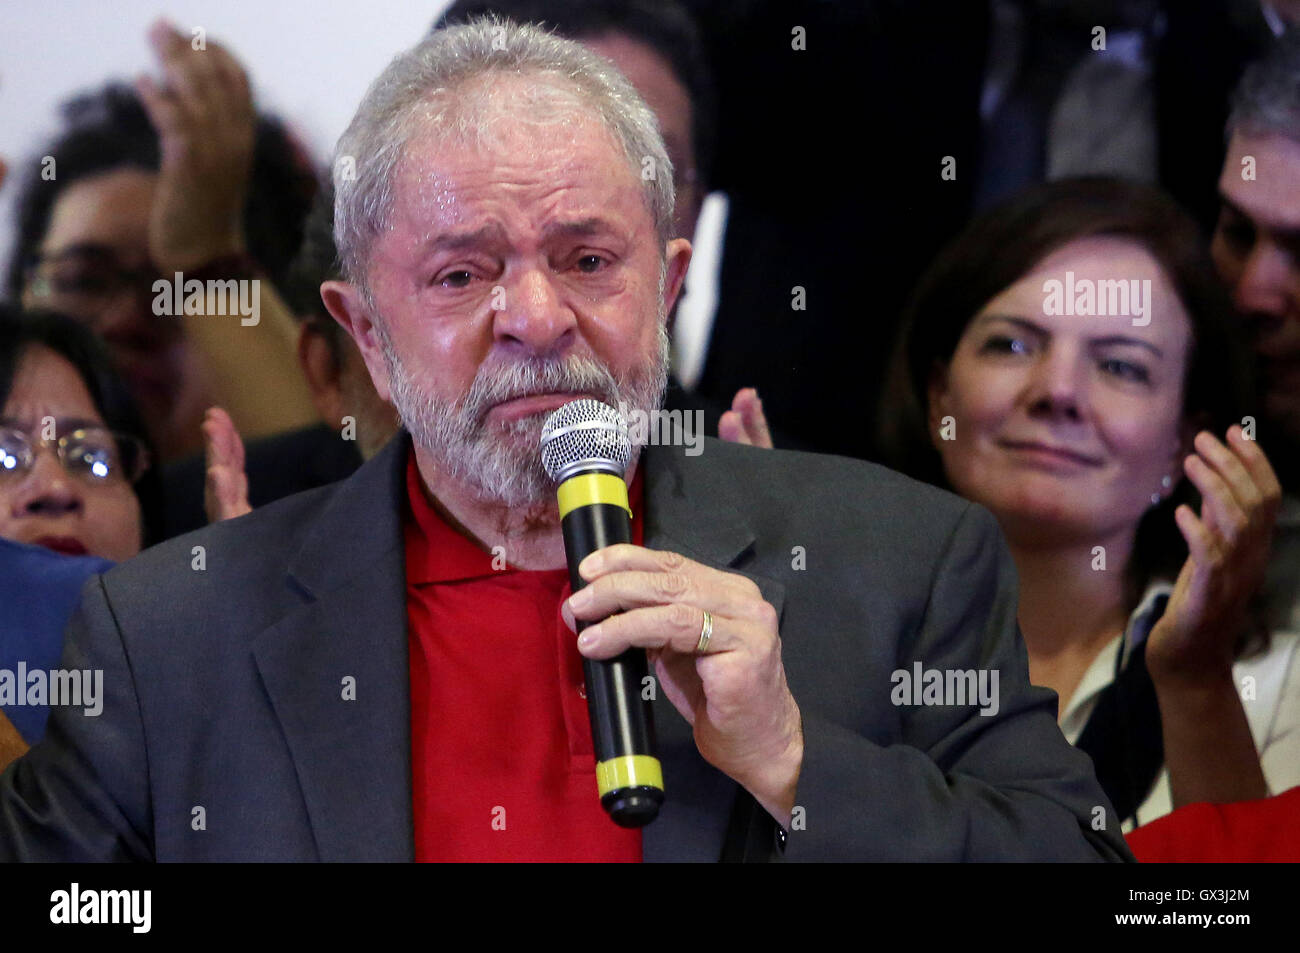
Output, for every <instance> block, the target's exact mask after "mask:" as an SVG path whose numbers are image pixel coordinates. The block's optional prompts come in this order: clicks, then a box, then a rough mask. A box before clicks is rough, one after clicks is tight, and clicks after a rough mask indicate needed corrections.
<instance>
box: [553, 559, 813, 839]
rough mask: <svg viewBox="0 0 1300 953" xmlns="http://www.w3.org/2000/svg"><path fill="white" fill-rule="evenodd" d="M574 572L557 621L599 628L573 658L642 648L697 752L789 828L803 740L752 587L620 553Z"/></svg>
mask: <svg viewBox="0 0 1300 953" xmlns="http://www.w3.org/2000/svg"><path fill="white" fill-rule="evenodd" d="M579 572H580V573H581V574H582V577H583V578H584V579H586V580H587V581H588V585H587V586H586V587H585V588H584V589H582V590H580V591H579V592H577V593H575V594H574V595H573V596H571V597H570V598H569V600H568V601H567V602H566V603H565V605H564V607H563V610H562V611H563V614H564V617H565V620H566V622H568V623H569V625H570V627H571V628H575V625H574V620H575V619H577V620H583V621H591V620H594V619H602V620H604V621H602V622H601V623H600V624H599V625H595V626H592V627H590V628H588V629H586V630H585V631H584V632H583V634H582V636H581V637H580V638H579V640H578V648H579V651H580V652H582V654H583V655H585V656H587V657H588V658H592V659H609V658H613V657H614V656H616V655H619V654H621V653H622V652H624V651H625V650H627V649H629V648H631V647H634V646H635V647H638V648H644V649H645V650H646V656H647V658H648V659H649V661H650V662H651V663H652V664H653V665H654V668H655V672H656V674H657V675H658V677H659V682H660V684H661V685H662V686H663V690H664V692H665V694H666V695H667V697H668V700H669V701H671V702H672V703H673V706H674V707H675V708H676V709H677V710H678V711H679V712H681V715H682V717H683V718H685V719H686V720H687V721H688V722H690V724H691V726H692V727H693V728H694V729H695V744H696V747H698V748H699V751H700V754H701V755H702V756H703V757H704V759H705V760H706V761H708V762H709V763H710V764H712V765H713V766H714V767H716V768H717V769H718V770H720V771H722V772H723V773H725V774H727V775H729V776H730V777H732V778H734V779H735V780H736V781H737V782H739V783H740V784H741V785H742V786H743V787H745V788H746V789H747V790H748V791H749V792H750V793H751V794H753V795H754V797H755V798H756V799H757V800H758V802H759V803H760V804H762V805H763V807H764V809H765V810H767V811H768V813H770V814H771V815H772V816H773V817H775V818H776V819H777V821H779V822H780V823H781V825H782V826H783V827H787V828H788V827H789V824H790V815H791V812H792V811H793V810H794V803H795V801H794V798H795V787H796V784H797V782H798V779H799V769H800V767H801V765H802V762H803V732H802V729H801V723H800V715H799V706H798V705H797V704H795V700H794V697H793V696H792V695H791V694H790V689H789V688H788V687H787V685H786V680H785V667H784V665H782V662H781V638H780V634H779V633H778V631H777V614H776V610H775V609H774V608H773V607H772V605H771V604H770V603H768V602H767V601H766V600H765V599H764V598H763V595H762V593H761V592H759V589H758V587H757V586H756V585H754V583H753V582H751V581H750V580H749V579H746V578H745V577H744V576H740V575H737V574H735V573H728V572H720V571H718V570H716V569H711V568H709V567H707V566H702V565H700V564H699V563H696V562H692V561H691V560H689V559H687V558H686V557H684V556H680V555H678V554H677V553H668V552H658V551H656V550H651V549H643V548H641V547H639V546H629V545H617V546H610V547H607V548H606V549H602V550H600V551H599V552H596V553H592V554H591V555H590V556H588V557H587V558H586V559H585V560H583V562H582V565H581V566H580V567H579ZM706 609H707V610H708V611H709V612H710V613H711V614H712V616H713V635H712V638H711V640H710V642H709V646H708V650H707V653H706V654H704V655H696V654H695V649H696V646H697V645H698V643H699V640H700V633H701V630H702V628H703V624H704V610H706ZM612 613H619V614H618V615H611V614H612ZM607 617H608V618H607Z"/></svg>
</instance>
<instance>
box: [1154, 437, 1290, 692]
mask: <svg viewBox="0 0 1300 953" xmlns="http://www.w3.org/2000/svg"><path fill="white" fill-rule="evenodd" d="M1227 439H1228V442H1227V445H1224V444H1223V443H1220V442H1219V441H1218V440H1216V439H1215V438H1214V436H1213V435H1211V434H1210V433H1209V432H1207V431H1202V432H1201V433H1199V434H1197V436H1196V440H1195V442H1194V446H1195V449H1196V453H1193V454H1191V455H1190V456H1188V457H1187V458H1186V459H1185V460H1184V461H1183V469H1184V472H1185V473H1186V474H1187V478H1188V479H1189V480H1191V481H1192V483H1193V484H1194V485H1195V486H1196V488H1197V489H1198V490H1199V491H1200V493H1201V497H1202V503H1201V515H1200V516H1199V517H1198V516H1197V515H1196V513H1194V512H1193V511H1192V508H1191V507H1190V506H1187V505H1183V506H1180V507H1178V509H1177V510H1176V511H1175V512H1174V519H1175V521H1176V522H1177V523H1178V529H1179V531H1180V532H1181V533H1182V534H1183V538H1184V539H1185V540H1186V541H1187V548H1188V552H1189V554H1188V557H1187V562H1186V563H1184V564H1183V567H1182V570H1181V571H1180V572H1179V574H1178V580H1177V581H1176V583H1175V584H1174V592H1173V595H1172V596H1170V599H1169V605H1168V606H1167V607H1166V609H1165V613H1164V615H1163V616H1162V617H1161V619H1160V621H1159V622H1157V623H1156V625H1155V627H1154V628H1153V629H1152V631H1151V635H1150V637H1149V639H1148V642H1147V667H1148V668H1149V669H1150V670H1151V674H1152V677H1153V678H1158V677H1168V678H1190V679H1196V678H1200V677H1203V676H1206V675H1213V674H1219V673H1222V672H1224V671H1228V670H1230V669H1231V668H1232V663H1233V660H1234V659H1233V652H1234V649H1235V646H1236V644H1237V640H1238V638H1239V637H1240V636H1241V635H1242V632H1243V626H1244V625H1245V622H1246V609H1247V606H1248V604H1249V602H1250V599H1251V597H1252V596H1253V595H1254V594H1255V592H1256V591H1257V590H1258V589H1259V587H1260V586H1261V585H1262V583H1263V581H1264V574H1265V570H1266V569H1267V567H1268V557H1269V547H1270V544H1271V542H1272V535H1273V524H1274V521H1275V520H1276V519H1277V512H1278V508H1279V507H1280V505H1281V501H1282V488H1281V486H1280V485H1279V483H1278V480H1277V476H1276V474H1274V472H1273V468H1272V466H1271V465H1270V464H1269V462H1268V458H1267V457H1266V456H1264V451H1263V450H1261V449H1260V448H1259V445H1258V444H1257V443H1256V442H1255V441H1253V440H1248V439H1246V438H1245V437H1244V436H1242V431H1241V428H1240V427H1238V426H1236V425H1233V426H1232V427H1230V428H1229V429H1228V434H1227Z"/></svg>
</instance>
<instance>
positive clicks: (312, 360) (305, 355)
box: [298, 318, 341, 426]
mask: <svg viewBox="0 0 1300 953" xmlns="http://www.w3.org/2000/svg"><path fill="white" fill-rule="evenodd" d="M316 320H317V319H315V318H309V319H308V320H306V321H303V322H301V323H300V324H299V325H298V366H299V367H301V368H302V376H303V377H304V378H306V380H307V389H308V390H309V391H311V402H312V403H313V404H315V405H316V413H318V414H320V418H321V420H323V421H325V422H326V423H328V424H329V425H330V426H334V425H336V424H337V422H338V421H337V418H338V417H339V416H341V411H340V405H341V391H340V383H339V372H340V370H341V368H340V367H339V365H338V362H337V361H336V360H335V359H334V351H333V350H332V349H331V348H330V342H329V339H328V338H327V336H326V334H327V333H328V331H329V330H331V329H329V328H327V329H326V330H325V332H324V333H323V332H322V331H321V330H320V329H319V328H317V327H315V322H316ZM325 320H329V319H325Z"/></svg>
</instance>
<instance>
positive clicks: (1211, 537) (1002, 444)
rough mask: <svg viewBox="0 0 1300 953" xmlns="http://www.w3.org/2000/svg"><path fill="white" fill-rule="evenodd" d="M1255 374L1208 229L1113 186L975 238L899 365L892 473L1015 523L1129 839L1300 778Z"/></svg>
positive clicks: (1030, 598)
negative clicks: (1135, 831) (1272, 621)
mask: <svg viewBox="0 0 1300 953" xmlns="http://www.w3.org/2000/svg"><path fill="white" fill-rule="evenodd" d="M1248 366H1249V365H1248V359H1247V352H1246V350H1245V349H1244V347H1243V345H1242V344H1241V342H1239V341H1238V339H1237V337H1236V335H1235V333H1234V326H1233V324H1232V322H1231V318H1230V311H1229V305H1228V302H1227V299H1226V297H1225V295H1224V291H1223V289H1222V288H1221V287H1220V286H1219V284H1218V282H1217V280H1216V278H1215V276H1214V270H1213V267H1212V265H1211V263H1210V261H1209V259H1208V258H1207V255H1206V252H1205V250H1204V248H1203V246H1202V243H1201V238H1200V235H1199V233H1198V231H1197V229H1196V226H1195V224H1194V223H1193V222H1192V221H1191V220H1190V219H1189V218H1187V216H1186V215H1185V214H1184V213H1183V212H1182V211H1181V210H1180V209H1178V207H1177V206H1176V205H1174V204H1173V203H1172V202H1171V201H1170V200H1168V199H1167V198H1165V197H1164V196H1163V195H1161V194H1160V193H1158V192H1155V191H1153V190H1151V189H1148V188H1146V187H1144V186H1139V185H1134V184H1127V183H1122V182H1119V181H1114V180H1105V179H1079V180H1071V181H1065V182H1057V183H1052V184H1049V185H1045V186H1040V187H1038V188H1035V189H1033V190H1030V191H1028V192H1026V193H1023V194H1022V195H1020V196H1018V197H1016V198H1015V199H1013V200H1012V201H1011V202H1009V203H1007V204H1005V205H1003V206H1001V207H999V208H997V209H994V210H992V211H991V212H989V213H987V214H986V215H984V216H983V217H981V218H980V219H978V220H977V221H976V222H974V223H973V224H972V225H971V226H970V227H969V228H968V229H967V230H966V232H965V233H963V235H962V236H960V237H959V238H958V239H957V240H956V242H954V243H953V245H951V246H950V247H949V248H948V249H947V250H946V251H945V252H944V253H943V254H942V255H941V256H940V257H939V259H938V260H937V261H936V262H935V264H934V266H933V267H932V268H931V270H930V272H929V273H928V274H927V276H926V277H925V278H924V279H923V281H922V283H921V285H920V286H919V288H918V290H917V293H916V295H915V296H914V298H913V301H912V303H911V305H910V307H909V310H908V313H907V315H906V317H905V321H904V325H903V328H902V332H901V336H900V340H899V345H898V349H897V352H896V354H895V360H894V364H893V367H892V370H891V377H890V381H889V386H888V388H887V391H886V395H885V400H884V401H883V403H882V417H881V434H882V440H883V442H884V446H885V447H886V448H888V452H889V454H890V459H889V462H890V463H891V464H892V465H893V466H895V467H896V468H898V469H901V470H903V471H904V472H907V473H910V474H912V475H913V476H917V477H919V478H921V479H925V480H928V481H929V482H932V483H936V484H938V485H941V486H945V487H948V488H950V489H952V490H954V491H955V492H957V493H959V494H961V495H962V496H965V497H967V498H968V499H971V500H974V501H976V502H978V503H980V504H982V505H984V506H986V507H987V508H988V509H989V510H991V511H992V512H993V514H994V515H995V516H996V517H997V518H998V521H999V524H1000V525H1001V527H1002V530H1003V532H1004V534H1005V536H1006V539H1007V542H1008V545H1009V547H1010V550H1011V553H1012V556H1013V558H1014V560H1015V563H1016V567H1017V570H1018V572H1019V576H1020V580H1021V591H1020V609H1019V620H1020V626H1021V629H1022V632H1023V634H1024V639H1025V644H1026V648H1027V650H1028V655H1029V667H1030V677H1031V680H1032V681H1033V682H1034V683H1035V684H1039V685H1045V686H1047V687H1049V688H1052V689H1054V690H1055V691H1056V692H1057V694H1058V696H1059V697H1060V700H1061V702H1060V705H1061V707H1060V711H1059V718H1060V723H1061V728H1062V731H1063V732H1064V733H1065V735H1066V737H1067V738H1068V739H1069V740H1070V741H1071V742H1072V743H1075V744H1077V745H1078V746H1079V747H1081V748H1083V749H1084V750H1086V751H1088V753H1089V754H1090V755H1092V757H1093V759H1094V761H1095V763H1096V765H1097V772H1098V777H1099V779H1100V780H1101V782H1102V786H1103V788H1104V789H1105V790H1106V792H1107V794H1108V796H1109V797H1110V798H1111V801H1112V803H1113V804H1114V805H1115V808H1116V810H1117V811H1118V812H1119V814H1120V818H1121V819H1122V820H1123V821H1124V822H1125V823H1126V824H1132V825H1136V824H1141V823H1143V822H1145V821H1148V820H1151V819H1154V818H1155V817H1158V816H1160V815H1162V814H1165V813H1167V812H1168V811H1169V810H1170V809H1171V807H1172V806H1177V805H1180V804H1185V803H1192V802H1196V801H1216V802H1223V801H1237V800H1246V799H1249V798H1258V797H1263V796H1265V795H1266V794H1267V793H1268V791H1269V789H1270V788H1272V789H1273V790H1283V789H1285V788H1287V787H1289V786H1291V785H1293V784H1296V783H1297V782H1300V757H1295V756H1294V753H1293V752H1292V753H1289V754H1288V753H1286V752H1285V749H1286V748H1287V746H1294V745H1295V744H1296V743H1297V742H1296V738H1297V737H1300V732H1296V731H1293V730H1290V729H1292V728H1294V727H1296V726H1294V725H1288V724H1283V723H1281V722H1282V721H1285V718H1283V719H1279V718H1277V717H1275V716H1276V715H1277V713H1278V712H1279V711H1280V710H1282V709H1283V707H1284V706H1283V704H1282V703H1283V697H1284V696H1290V695H1294V694H1295V693H1296V692H1297V691H1298V690H1300V687H1298V686H1297V685H1296V684H1295V682H1296V679H1297V677H1300V676H1298V673H1297V672H1295V671H1289V672H1288V669H1289V668H1294V666H1290V659H1291V657H1292V649H1293V647H1294V641H1295V634H1294V633H1283V632H1278V631H1274V632H1273V640H1272V641H1273V646H1272V649H1271V650H1270V651H1269V652H1267V653H1260V651H1259V646H1260V645H1261V639H1260V633H1261V631H1262V630H1263V629H1266V628H1267V626H1266V625H1265V624H1264V622H1265V620H1261V619H1260V618H1258V616H1257V613H1256V612H1255V611H1253V606H1252V601H1253V599H1254V597H1255V595H1256V593H1257V591H1258V589H1259V588H1260V585H1261V584H1262V582H1263V579H1264V571H1265V568H1266V566H1267V560H1268V548H1269V541H1270V536H1271V533H1272V527H1273V521H1274V518H1275V515H1276V512H1277V508H1278V504H1279V501H1280V493H1281V491H1280V487H1279V486H1278V483H1277V479H1276V477H1275V476H1274V474H1273V471H1272V468H1271V466H1270V465H1269V462H1268V460H1267V458H1266V457H1265V455H1264V453H1263V451H1262V450H1261V449H1260V446H1259V444H1258V443H1256V442H1255V440H1254V439H1253V438H1254V433H1253V428H1254V421H1253V417H1252V416H1251V413H1252V408H1253V406H1254V405H1253V404H1252V402H1251V400H1252V398H1251V390H1250V386H1249V381H1248V378H1247V371H1246V369H1247V367H1248ZM1267 641H1268V640H1267V637H1264V639H1263V640H1262V642H1263V643H1267ZM1279 666H1280V667H1281V669H1282V671H1281V672H1278V668H1279ZM1288 679H1289V680H1290V684H1288ZM1247 684H1248V685H1251V686H1253V687H1255V688H1256V690H1257V691H1260V692H1261V693H1260V694H1258V695H1257V696H1256V697H1254V698H1252V699H1250V700H1247V701H1246V702H1245V704H1244V705H1243V700H1242V698H1241V697H1239V694H1238V691H1239V685H1247ZM1257 747H1258V749H1259V751H1258V753H1257V750H1256V748H1257ZM1270 749H1274V750H1272V751H1270ZM1261 754H1262V755H1263V756H1264V759H1265V760H1264V763H1265V765H1266V766H1273V767H1272V768H1271V769H1270V770H1267V771H1266V770H1264V769H1262V768H1261V761H1260V755H1261ZM1279 754H1282V755H1284V756H1281V757H1279Z"/></svg>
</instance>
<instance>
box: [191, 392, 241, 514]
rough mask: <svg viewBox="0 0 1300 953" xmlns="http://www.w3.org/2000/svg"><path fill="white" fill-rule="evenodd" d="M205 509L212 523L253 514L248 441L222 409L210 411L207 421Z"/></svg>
mask: <svg viewBox="0 0 1300 953" xmlns="http://www.w3.org/2000/svg"><path fill="white" fill-rule="evenodd" d="M203 455H204V461H205V463H206V473H205V476H204V481H203V508H204V509H205V510H206V511H207V514H208V522H209V523H216V522H217V521H219V520H228V519H233V518H234V517H236V516H243V515H244V514H245V513H251V512H253V508H252V507H251V506H249V505H248V474H246V473H245V472H244V442H243V441H242V440H240V439H239V431H238V430H236V429H235V422H234V421H233V420H231V419H230V415H229V414H228V413H226V412H225V411H224V410H222V409H221V408H220V407H210V408H208V412H207V415H206V416H205V417H204V418H203Z"/></svg>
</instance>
